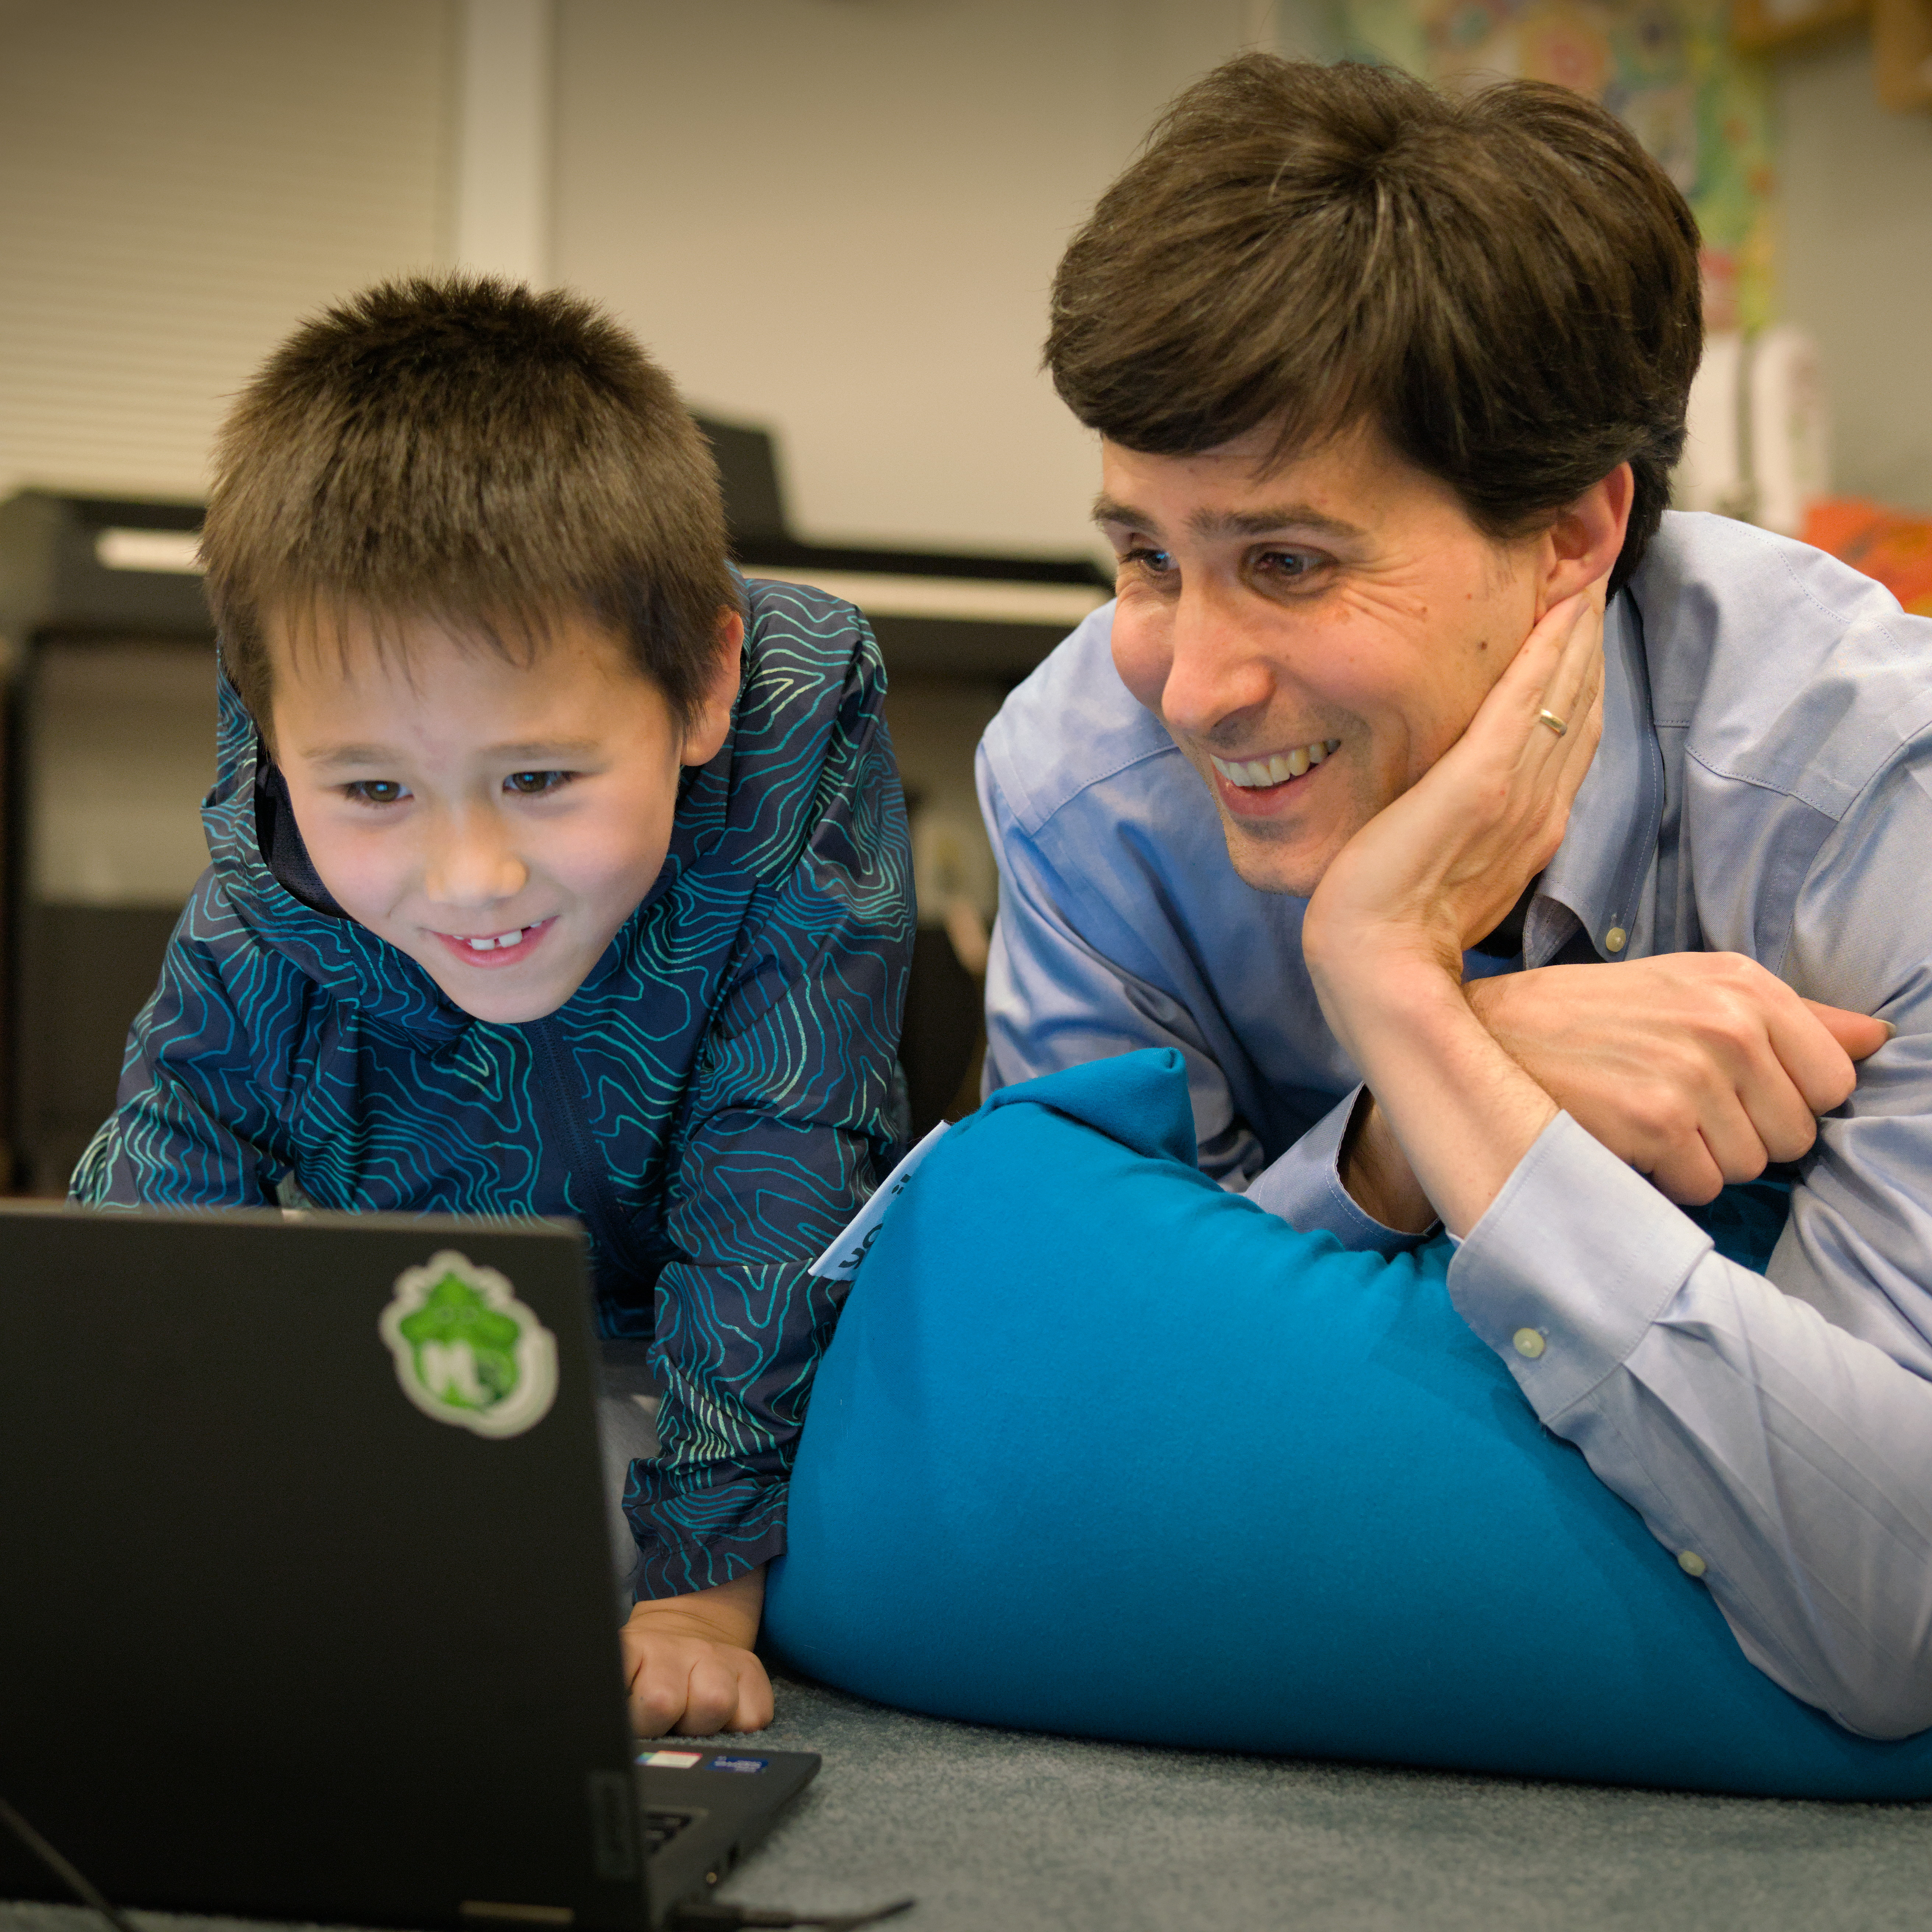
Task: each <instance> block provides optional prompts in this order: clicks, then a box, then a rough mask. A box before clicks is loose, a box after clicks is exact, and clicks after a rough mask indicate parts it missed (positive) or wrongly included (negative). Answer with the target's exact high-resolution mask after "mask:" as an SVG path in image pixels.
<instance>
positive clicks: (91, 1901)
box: [0, 1798, 136, 1932]
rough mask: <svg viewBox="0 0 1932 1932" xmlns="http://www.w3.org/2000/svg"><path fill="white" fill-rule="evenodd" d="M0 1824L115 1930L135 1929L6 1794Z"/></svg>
mask: <svg viewBox="0 0 1932 1932" xmlns="http://www.w3.org/2000/svg"><path fill="white" fill-rule="evenodd" d="M0 1825H5V1826H6V1828H7V1830H8V1831H10V1832H12V1833H13V1835H14V1837H15V1838H18V1839H19V1840H20V1842H21V1843H22V1844H23V1845H25V1846H26V1848H27V1849H28V1851H30V1852H32V1853H33V1855H34V1857H35V1858H38V1859H39V1860H40V1863H41V1864H43V1865H45V1866H46V1868H47V1870H49V1871H50V1872H52V1873H53V1875H54V1876H55V1878H57V1879H59V1880H60V1882H61V1883H62V1884H63V1885H65V1886H66V1887H67V1888H68V1891H71V1892H72V1893H73V1894H74V1897H77V1899H79V1900H80V1902H81V1903H82V1904H83V1905H91V1906H92V1907H93V1908H94V1909H95V1911H96V1912H99V1913H100V1914H101V1917H102V1918H104V1919H106V1920H107V1922H108V1924H110V1925H111V1926H113V1928H114V1932H136V1927H135V1926H134V1925H133V1923H132V1921H130V1920H129V1918H127V1915H125V1914H124V1912H121V1910H120V1909H118V1907H116V1906H112V1905H110V1904H109V1903H108V1902H107V1900H106V1899H105V1898H104V1897H102V1896H101V1892H100V1891H99V1889H98V1888H97V1887H96V1886H95V1885H94V1883H93V1882H92V1880H91V1879H89V1877H88V1876H87V1874H86V1873H85V1872H83V1871H82V1870H80V1867H78V1866H77V1865H74V1864H69V1863H68V1861H67V1860H66V1859H65V1858H62V1856H61V1855H60V1853H59V1852H58V1851H56V1850H55V1849H54V1847H53V1846H52V1845H50V1844H49V1843H47V1841H46V1839H44V1838H42V1837H41V1836H40V1833H39V1832H37V1831H35V1830H34V1828H33V1826H31V1825H30V1824H28V1823H27V1821H26V1819H24V1818H23V1817H21V1816H20V1813H19V1812H17V1811H15V1810H14V1809H13V1806H12V1805H9V1804H8V1803H7V1801H6V1799H4V1798H0Z"/></svg>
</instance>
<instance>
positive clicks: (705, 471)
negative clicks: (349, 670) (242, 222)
mask: <svg viewBox="0 0 1932 1932" xmlns="http://www.w3.org/2000/svg"><path fill="white" fill-rule="evenodd" d="M214 472H215V474H214V487H213V490H212V491H211V493H210V496H209V499H208V520H207V523H206V526H205V529H204V530H203V532H202V546H201V551H202V562H203V565H205V568H206V571H207V588H208V601H209V604H210V605H211V607H212V609H213V610H214V618H215V622H216V624H217V626H218V627H219V629H220V634H221V642H222V655H223V663H224V664H225V665H226V668H227V670H228V673H229V676H230V677H231V678H232V679H233V680H234V682H235V684H236V688H238V689H239V691H240V693H241V694H242V700H243V701H244V702H245V703H246V704H247V705H248V708H249V710H250V711H251V713H252V714H253V715H254V718H255V719H256V721H257V724H260V726H262V727H263V728H264V729H265V730H266V727H267V724H268V721H269V702H270V697H271V691H270V662H269V653H268V648H267V643H266V635H265V626H266V624H267V622H269V620H270V619H281V620H282V621H284V622H288V623H290V624H292V625H303V624H305V623H306V622H309V621H311V620H312V619H315V618H317V617H320V618H322V619H324V620H336V619H340V618H341V617H342V616H346V615H347V614H349V613H356V614H359V615H360V616H365V617H366V618H367V619H369V620H370V621H371V625H372V628H374V633H375V635H376V637H377V642H378V644H379V646H382V647H384V648H389V647H392V640H393V636H394V624H393V620H395V619H399V618H402V619H431V620H433V621H435V622H439V623H441V624H443V625H446V627H448V628H449V629H451V630H452V631H454V632H455V633H457V634H459V635H463V636H466V637H480V638H481V639H484V640H487V643H489V644H490V645H492V646H494V647H495V648H496V649H499V650H500V651H502V652H505V654H506V655H516V656H518V657H520V658H523V659H524V660H526V661H527V659H528V658H529V654H530V653H531V652H532V651H534V650H535V648H536V647H537V646H538V643H540V642H541V640H542V639H543V638H544V636H545V635H546V634H547V631H548V630H549V628H550V626H551V625H553V623H554V622H556V619H558V618H559V617H560V616H565V615H566V614H568V613H585V614H587V615H588V616H590V617H591V618H592V619H593V620H594V621H595V622H598V623H599V624H601V625H603V626H604V628H606V629H607V630H609V631H612V632H613V633H614V634H616V635H617V636H618V637H621V638H622V639H623V640H625V643H627V644H628V646H629V649H630V651H631V656H632V659H633V661H634V663H635V664H636V665H637V668H638V669H639V670H640V671H642V672H643V673H645V674H646V676H649V678H651V679H652V680H653V681H654V682H655V683H656V684H657V685H658V688H660V689H661V691H663V693H664V697H665V698H666V700H667V701H668V703H670V707H671V709H672V712H673V715H675V716H676V718H678V719H679V721H680V722H681V723H682V722H684V721H688V719H689V718H690V717H691V715H693V713H694V712H695V711H696V709H697V706H698V703H699V702H700V699H701V697H702V694H703V691H705V689H706V686H707V683H708V680H709V677H710V675H711V673H712V667H713V666H714V665H715V664H716V661H717V655H716V653H717V637H718V619H719V616H720V615H721V613H723V612H724V611H725V610H729V609H731V608H733V607H735V606H736V604H737V602H738V595H737V592H736V587H735V586H734V585H733V582H732V580H731V576H730V569H729V567H728V565H727V562H726V557H725V534H724V510H723V508H722V505H721V500H720V496H719V490H718V472H717V468H716V465H715V463H714V462H713V461H712V456H711V452H710V449H709V445H708V444H707V443H706V441H705V440H704V437H703V434H702V433H701V432H700V431H699V429H698V428H697V425H696V424H695V423H694V422H692V420H691V416H690V415H689V413H688V412H687V411H686V410H685V408H684V407H683V405H682V404H681V403H680V402H679V400H678V397H677V392H676V389H675V388H674V387H673V386H672V383H671V381H670V378H669V377H667V376H666V375H665V374H664V372H663V371H661V369H659V368H658V367H657V366H656V365H655V364H654V363H653V362H652V361H651V360H650V359H649V357H648V356H646V355H645V354H644V353H643V350H641V349H640V348H639V347H638V346H637V343H636V342H635V341H633V340H632V338H631V336H630V335H628V334H627V333H626V332H625V331H624V330H623V329H621V328H620V327H619V326H618V325H617V324H616V323H614V322H613V321H611V320H610V319H609V318H608V317H607V316H604V314H601V313H600V312H599V311H598V310H597V309H595V308H593V307H592V305H590V304H589V303H588V302H584V301H583V300H581V299H579V298H578V297H577V296H571V295H566V294H564V293H561V292H559V291H555V290H552V291H549V292H547V293H537V292H535V291H533V290H529V289H527V288H523V287H518V286H516V285H514V284H511V283H508V282H505V281H499V280H496V279H495V278H492V277H488V276H480V275H443V276H436V277H428V276H415V277H411V278H407V279H406V280H401V281H389V282H384V283H383V284H380V285H379V286H377V287H374V288H372V289H369V290H365V292H364V293H362V294H360V295H358V296H353V297H351V298H350V299H349V300H347V301H346V302H342V303H340V304H338V305H336V306H335V307H333V308H329V309H328V310H326V311H325V312H324V313H323V314H321V315H320V316H319V317H316V318H315V319H314V320H311V321H309V322H307V323H304V324H303V325H302V326H301V327H300V328H299V329H297V330H296V332H295V333H294V334H293V335H292V336H290V338H289V339H288V340H287V341H286V342H285V343H284V344H283V345H282V346H281V348H279V349H278V350H276V351H275V353H274V354H273V355H272V356H270V357H269V360H268V361H267V362H266V363H265V364H264V365H263V367H262V368H261V370H260V372H259V373H258V374H257V375H256V377H255V378H254V380H253V381H252V382H251V383H250V384H249V385H248V388H247V389H245V390H244V391H243V392H242V395H241V398H240V399H239V401H237V402H236V405H235V407H234V408H233V410H231V411H230V412H229V416H228V418H227V420H226V422H224V423H223V425H222V428H221V431H220V436H219V437H218V438H217V441H216V443H215V450H214ZM386 619H387V620H392V621H391V622H389V623H386V622H385V621H384V620H386Z"/></svg>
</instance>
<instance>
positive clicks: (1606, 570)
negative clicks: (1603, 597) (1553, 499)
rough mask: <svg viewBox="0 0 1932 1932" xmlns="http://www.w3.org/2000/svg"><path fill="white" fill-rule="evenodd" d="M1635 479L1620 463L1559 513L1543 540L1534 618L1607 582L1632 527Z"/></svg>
mask: <svg viewBox="0 0 1932 1932" xmlns="http://www.w3.org/2000/svg"><path fill="white" fill-rule="evenodd" d="M1636 494H1637V480H1636V478H1634V476H1632V475H1631V466H1630V465H1629V464H1628V463H1619V464H1618V465H1617V466H1616V469H1613V470H1612V471H1611V472H1610V474H1609V475H1607V476H1606V477H1605V478H1604V480H1603V481H1601V483H1593V484H1592V485H1591V486H1590V487H1589V489H1587V490H1585V491H1584V492H1583V495H1582V496H1579V497H1578V498H1577V500H1576V501H1575V502H1574V503H1566V504H1565V505H1564V506H1563V508H1562V509H1560V510H1559V511H1557V513H1556V521H1555V522H1554V523H1553V524H1552V525H1551V526H1550V529H1549V530H1548V531H1547V533H1546V534H1545V535H1544V544H1545V545H1546V546H1547V547H1546V550H1545V552H1544V579H1543V583H1542V584H1541V586H1540V589H1539V592H1538V603H1537V611H1536V614H1537V616H1538V619H1541V617H1542V616H1543V615H1544V612H1546V611H1547V610H1549V609H1550V607H1552V606H1553V605H1554V604H1560V603H1562V601H1563V600H1564V598H1566V597H1574V595H1576V594H1577V592H1578V591H1580V590H1586V589H1589V586H1591V585H1592V584H1593V583H1600V582H1601V581H1602V580H1604V579H1605V578H1607V577H1608V576H1609V575H1610V572H1611V571H1612V570H1613V568H1615V567H1616V561H1617V559H1618V557H1619V556H1620V555H1621V554H1622V550H1623V547H1624V532H1625V530H1626V529H1628V528H1629V526H1630V516H1631V502H1633V500H1634V498H1635V496H1636Z"/></svg>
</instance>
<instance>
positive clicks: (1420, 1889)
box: [722, 1681, 1932, 1932]
mask: <svg viewBox="0 0 1932 1932" xmlns="http://www.w3.org/2000/svg"><path fill="white" fill-rule="evenodd" d="M767 1736H768V1737H769V1741H770V1742H772V1744H774V1745H780V1746H783V1747H786V1748H792V1749H795V1750H805V1751H818V1752H820V1754H823V1757H824V1760H825V1768H824V1769H823V1772H821V1773H820V1776H819V1778H818V1779H817V1781H816V1783H815V1784H814V1785H813V1786H812V1787H811V1789H810V1790H808V1792H807V1793H806V1794H805V1797H804V1799H803V1800H802V1802H801V1803H800V1804H799V1805H798V1807H797V1808H796V1809H795V1811H794V1812H793V1814H792V1816H791V1817H790V1818H789V1819H788V1820H787V1822H786V1823H784V1824H783V1825H781V1826H780V1827H779V1829H778V1831H777V1832H775V1834H774V1835H773V1836H772V1838H771V1839H770V1840H769V1841H768V1843H766V1846H765V1847H764V1849H763V1850H762V1851H761V1852H759V1853H758V1854H757V1855H756V1856H755V1857H754V1858H752V1859H751V1860H750V1861H748V1862H747V1863H746V1864H745V1866H744V1867H743V1868H742V1870H740V1871H739V1873H738V1874H737V1876H736V1877H735V1878H734V1879H733V1880H731V1881H730V1882H728V1883H727V1885H725V1887H724V1890H723V1894H722V1895H723V1896H724V1897H729V1898H735V1899H739V1900H743V1901H745V1902H746V1903H757V1904H760V1905H786V1906H799V1907H803V1906H823V1907H826V1908H837V1907H847V1908H850V1907H856V1906H861V1905H864V1904H867V1903H874V1902H883V1901H884V1900H886V1899H889V1898H892V1897H897V1896H899V1895H901V1894H904V1893H906V1892H911V1893H913V1894H916V1896H917V1897H918V1899H919V1905H918V1907H917V1909H916V1911H914V1912H911V1913H909V1914H908V1915H907V1916H906V1917H905V1918H904V1920H903V1921H895V1922H898V1923H902V1924H904V1927H905V1928H906V1932H1034V1928H1036V1927H1037V1928H1040V1932H1049V1928H1051V1929H1052V1932H1090V1928H1091V1932H1102V1928H1105V1929H1106V1932H1166V1928H1170V1927H1173V1928H1186V1932H1221V1929H1222V1928H1226V1929H1227V1932H1237V1928H1240V1932H1247V1928H1251V1927H1283V1928H1288V1927H1294V1928H1298V1932H1385V1928H1390V1929H1391V1932H1392V1929H1393V1928H1397V1927H1404V1928H1406V1927H1424V1928H1429V1932H1519V1928H1520V1932H1532V1928H1533V1929H1534V1932H1544V1929H1545V1928H1548V1932H1559V1928H1560V1932H1595V1928H1597V1927H1619V1928H1622V1927H1687V1928H1690V1927H1695V1928H1697V1932H1733V1928H1735V1932H1787V1928H1789V1932H1816V1928H1823V1927H1831V1928H1836V1927H1848V1928H1852V1927H1855V1928H1861V1932H1862V1928H1872V1932H1878V1928H1890V1927H1899V1928H1904V1927H1912V1928H1914V1932H1925V1928H1926V1927H1928V1926H1932V1807H1928V1806H1921V1805H1906V1806H1899V1805H1892V1806H1884V1805H1820V1804H1795V1803H1790V1802H1782V1801H1774V1800H1768V1799H1736V1798H1706V1797H1694V1796H1685V1795H1683V1794H1680V1793H1657V1792H1641V1791H1626V1790H1604V1789H1601V1788H1598V1787H1589V1786H1581V1785H1564V1784H1525V1783H1518V1782H1515V1781H1510V1780H1507V1779H1498V1778H1478V1777H1471V1776H1459V1775H1448V1774H1445V1773H1441V1772H1411V1771H1400V1770H1391V1769H1382V1768H1378V1767H1373V1766H1348V1765H1326V1764H1311V1763H1296V1762H1292V1761H1286V1760H1275V1759H1265V1758H1251V1757H1229V1756H1222V1755H1217V1754H1209V1753H1205V1752H1200V1753H1197V1752H1185V1751H1156V1750H1146V1749H1139V1748H1133V1747H1131V1746H1126V1745H1108V1744H1094V1743H1088V1742H1081V1741H1078V1740H1075V1739H1057V1738H1040V1737H1035V1736H1030V1735H1028V1734H1025V1733H1016V1732H1009V1731H998V1730H983V1729H980V1728H978V1727H974V1726H971V1725H965V1724H947V1723H942V1722H939V1721H935V1720H934V1719H931V1718H919V1717H913V1716H910V1715H906V1714H904V1713H901V1712H888V1711H883V1710H880V1709H878V1708H877V1706H873V1705H869V1704H865V1703H861V1702H859V1700H856V1699H855V1698H850V1697H844V1696H841V1694H838V1692H836V1691H828V1690H826V1689H823V1688H820V1687H819V1686H817V1685H805V1684H799V1683H793V1682H783V1681H781V1682H780V1684H779V1685H778V1718H777V1721H776V1722H775V1724H774V1725H773V1726H772V1729H771V1730H770V1732H769V1733H767Z"/></svg>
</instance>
